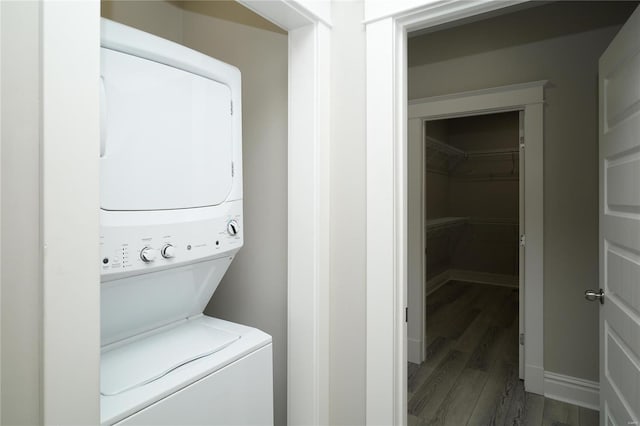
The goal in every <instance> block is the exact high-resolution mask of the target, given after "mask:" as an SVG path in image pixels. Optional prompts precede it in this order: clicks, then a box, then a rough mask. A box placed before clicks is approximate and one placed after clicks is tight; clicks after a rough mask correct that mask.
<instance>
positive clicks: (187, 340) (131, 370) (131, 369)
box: [100, 321, 240, 396]
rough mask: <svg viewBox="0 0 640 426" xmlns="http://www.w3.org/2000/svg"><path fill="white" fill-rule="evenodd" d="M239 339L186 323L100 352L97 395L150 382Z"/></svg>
mask: <svg viewBox="0 0 640 426" xmlns="http://www.w3.org/2000/svg"><path fill="white" fill-rule="evenodd" d="M238 339H240V336H239V335H236V334H232V333H229V332H228V331H224V330H220V329H218V328H213V327H210V326H207V325H205V324H203V323H202V322H192V321H190V322H187V323H184V324H180V325H178V326H176V327H173V328H170V329H168V330H166V331H162V332H159V333H157V334H153V335H151V336H149V337H145V338H143V339H140V340H138V341H135V342H132V343H129V344H125V345H123V346H120V347H117V348H115V349H112V350H109V351H106V352H103V353H102V356H101V361H100V393H101V394H102V395H104V396H110V395H117V394H120V393H123V392H126V391H128V390H130V389H133V388H136V387H139V386H143V385H145V384H147V383H151V382H153V381H155V380H157V379H159V378H161V377H163V376H165V375H166V374H169V373H170V372H171V371H173V370H175V369H176V368H178V367H180V366H182V365H185V364H187V363H189V362H191V361H195V360H197V359H200V358H203V357H205V356H207V355H211V354H213V353H215V352H217V351H220V350H222V349H224V348H226V347H227V346H229V345H231V344H232V343H234V342H235V341H237V340H238Z"/></svg>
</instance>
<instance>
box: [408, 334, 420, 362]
mask: <svg viewBox="0 0 640 426" xmlns="http://www.w3.org/2000/svg"><path fill="white" fill-rule="evenodd" d="M420 345H422V342H421V341H420V340H416V339H411V338H407V361H409V362H412V363H414V364H422V351H421V350H420Z"/></svg>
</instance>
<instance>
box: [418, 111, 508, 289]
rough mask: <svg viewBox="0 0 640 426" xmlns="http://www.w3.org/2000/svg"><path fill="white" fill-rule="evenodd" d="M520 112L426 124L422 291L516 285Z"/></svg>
mask: <svg viewBox="0 0 640 426" xmlns="http://www.w3.org/2000/svg"><path fill="white" fill-rule="evenodd" d="M519 133H520V120H519V112H517V111H516V112H508V113H502V114H491V115H481V116H473V117H462V118H452V119H447V120H437V121H428V122H426V123H425V166H426V167H425V172H426V177H425V182H426V194H425V196H426V197H425V207H426V208H425V211H426V217H425V230H426V231H425V232H426V252H427V256H426V265H427V284H428V285H427V293H429V292H431V291H434V290H435V289H436V288H437V287H438V286H440V285H442V284H443V283H444V282H446V281H447V280H448V279H454V280H462V281H472V282H482V283H489V284H500V285H509V286H513V287H517V285H518V270H519V266H518V263H519V259H518V244H519V174H520V155H519V154H520V147H519Z"/></svg>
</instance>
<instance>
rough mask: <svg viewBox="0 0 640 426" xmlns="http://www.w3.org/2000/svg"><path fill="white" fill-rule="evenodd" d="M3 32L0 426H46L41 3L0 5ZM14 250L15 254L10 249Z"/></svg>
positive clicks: (8, 3)
mask: <svg viewBox="0 0 640 426" xmlns="http://www.w3.org/2000/svg"><path fill="white" fill-rule="evenodd" d="M0 8H2V12H1V15H2V21H1V22H0V30H1V31H2V35H1V40H2V45H1V47H0V53H1V55H2V60H1V64H2V71H1V73H0V74H1V76H2V82H1V84H2V88H1V93H2V105H1V107H2V110H1V114H2V118H1V122H2V136H1V137H2V139H1V141H2V142H1V143H2V147H1V150H2V163H1V165H0V171H1V173H2V177H1V179H0V180H1V182H2V188H1V194H2V203H1V205H2V221H1V231H0V235H1V236H2V240H1V244H2V259H1V260H2V269H1V273H2V277H1V281H0V282H1V284H2V289H1V292H2V300H1V303H2V305H1V307H0V315H1V321H0V324H1V326H2V331H1V333H0V335H1V337H2V342H1V345H0V347H1V349H2V352H1V354H0V361H1V363H2V365H1V367H0V368H1V370H2V382H1V384H0V386H1V389H0V395H1V398H2V400H1V406H2V417H1V418H0V424H3V425H35V424H40V423H42V414H41V411H40V410H41V404H42V401H41V389H42V388H41V377H40V376H41V373H42V370H41V365H42V363H41V342H42V330H41V321H42V309H41V306H42V285H41V282H42V279H41V265H42V260H41V256H40V77H41V76H40V66H41V61H40V35H41V32H40V12H41V10H40V9H41V5H40V4H39V3H38V2H5V1H3V2H0ZM9 248H10V249H9Z"/></svg>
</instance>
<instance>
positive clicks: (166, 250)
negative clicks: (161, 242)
mask: <svg viewBox="0 0 640 426" xmlns="http://www.w3.org/2000/svg"><path fill="white" fill-rule="evenodd" d="M160 254H161V255H162V257H164V258H165V259H171V258H172V257H175V256H176V248H175V247H174V246H172V245H171V244H165V246H164V247H162V249H161V250H160Z"/></svg>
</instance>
